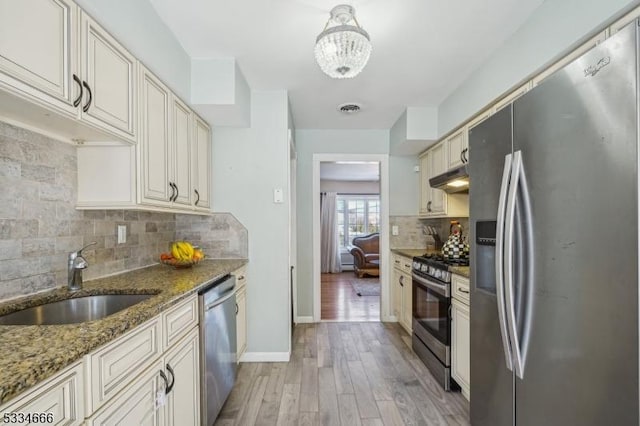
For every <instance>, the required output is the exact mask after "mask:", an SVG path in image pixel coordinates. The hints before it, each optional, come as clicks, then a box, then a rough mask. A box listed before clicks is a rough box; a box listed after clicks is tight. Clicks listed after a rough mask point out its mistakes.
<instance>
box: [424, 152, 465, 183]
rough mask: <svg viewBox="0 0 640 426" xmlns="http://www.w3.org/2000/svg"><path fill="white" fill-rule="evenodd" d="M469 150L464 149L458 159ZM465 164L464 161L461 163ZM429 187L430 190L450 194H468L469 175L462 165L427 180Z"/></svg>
mask: <svg viewBox="0 0 640 426" xmlns="http://www.w3.org/2000/svg"><path fill="white" fill-rule="evenodd" d="M467 149H469V148H465V149H464V150H463V152H462V153H460V158H461V159H462V158H463V156H464V155H465V154H466V151H467ZM463 162H464V163H466V162H467V161H466V159H465V160H464V161H463ZM429 186H430V187H432V188H438V189H442V190H443V191H445V192H448V193H450V194H453V193H456V192H469V173H468V171H467V165H466V164H463V165H462V166H458V167H456V168H454V169H450V170H447V171H446V172H444V173H442V174H439V175H437V176H434V177H432V178H431V179H429Z"/></svg>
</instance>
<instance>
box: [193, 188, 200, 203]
mask: <svg viewBox="0 0 640 426" xmlns="http://www.w3.org/2000/svg"><path fill="white" fill-rule="evenodd" d="M193 192H195V193H196V197H198V198H196V202H195V205H196V206H197V205H198V203H199V202H200V193H199V192H198V190H197V189H194V190H193Z"/></svg>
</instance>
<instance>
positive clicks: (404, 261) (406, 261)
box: [400, 256, 413, 274]
mask: <svg viewBox="0 0 640 426" xmlns="http://www.w3.org/2000/svg"><path fill="white" fill-rule="evenodd" d="M412 263H413V259H412V258H410V257H405V256H400V269H401V270H402V271H404V272H406V273H408V274H411V264H412Z"/></svg>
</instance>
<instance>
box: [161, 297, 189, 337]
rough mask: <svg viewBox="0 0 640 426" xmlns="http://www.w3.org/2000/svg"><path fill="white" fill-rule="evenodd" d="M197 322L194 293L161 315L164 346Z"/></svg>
mask: <svg viewBox="0 0 640 426" xmlns="http://www.w3.org/2000/svg"><path fill="white" fill-rule="evenodd" d="M197 324H198V296H197V295H196V294H194V295H193V296H190V297H189V298H188V300H186V301H184V302H181V303H180V304H178V305H177V306H174V307H173V308H171V309H169V310H168V311H167V312H165V313H164V314H163V315H162V329H163V330H164V333H163V334H162V336H163V339H164V340H163V343H164V348H165V349H167V348H169V347H171V346H172V345H173V344H174V343H176V342H177V341H178V340H180V339H181V338H182V336H185V335H186V334H187V333H188V332H189V331H190V330H191V329H192V328H193V327H195V326H196V325H197Z"/></svg>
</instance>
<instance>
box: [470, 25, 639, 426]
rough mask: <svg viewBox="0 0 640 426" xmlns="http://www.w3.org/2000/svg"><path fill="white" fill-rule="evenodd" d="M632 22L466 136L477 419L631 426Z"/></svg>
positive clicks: (527, 424)
mask: <svg viewBox="0 0 640 426" xmlns="http://www.w3.org/2000/svg"><path fill="white" fill-rule="evenodd" d="M637 30H638V27H637V24H636V23H634V24H632V25H630V26H629V27H627V28H625V29H624V30H622V31H620V32H619V33H617V34H616V35H614V36H612V37H611V38H610V39H608V40H606V41H605V42H603V43H601V44H599V45H598V46H597V47H595V48H593V49H592V50H591V51H589V52H587V53H586V54H585V55H584V56H582V57H581V58H579V59H577V60H575V61H574V62H573V63H571V64H569V65H567V66H566V67H565V68H564V69H562V70H560V71H558V72H557V73H555V74H554V75H553V76H551V77H549V78H548V79H547V80H545V81H544V82H543V83H542V84H541V85H540V86H537V87H536V88H534V89H533V90H532V91H530V92H529V93H527V94H525V95H524V96H523V97H522V98H520V99H518V100H516V101H515V102H514V103H513V105H512V107H507V108H505V109H503V110H501V111H500V112H498V113H496V114H495V115H494V116H492V117H491V118H489V119H488V120H487V121H485V122H483V123H482V124H480V125H478V126H477V127H475V128H473V129H472V130H471V132H470V135H469V150H470V154H471V157H473V161H472V162H470V164H469V172H470V181H471V182H472V186H471V189H470V227H471V242H472V246H471V259H472V263H471V423H472V424H473V425H474V426H507V425H517V426H539V425H545V426H554V425H563V426H564V425H580V426H601V425H605V424H609V425H634V426H637V425H638V420H639V415H638V408H639V407H638V396H639V395H638V130H637V128H638V107H637V103H638V99H639V98H638V67H637V61H638V31H637Z"/></svg>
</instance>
